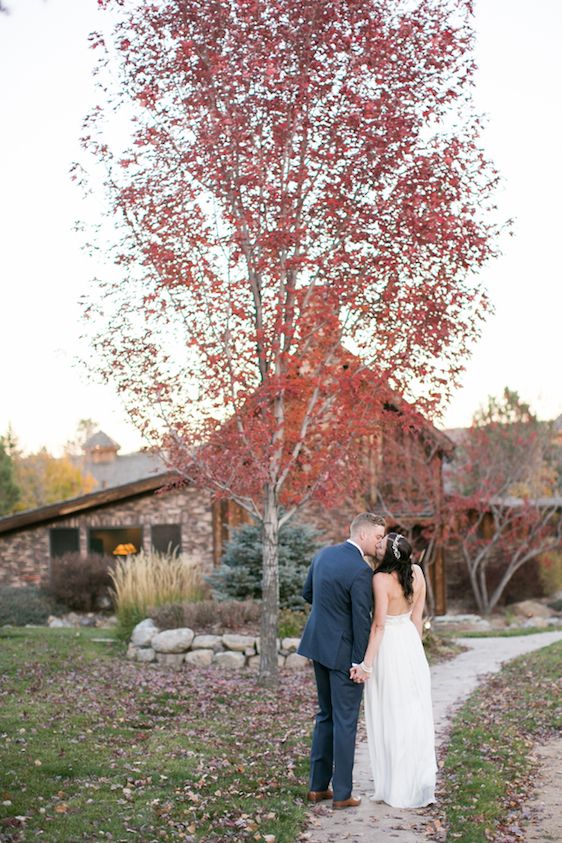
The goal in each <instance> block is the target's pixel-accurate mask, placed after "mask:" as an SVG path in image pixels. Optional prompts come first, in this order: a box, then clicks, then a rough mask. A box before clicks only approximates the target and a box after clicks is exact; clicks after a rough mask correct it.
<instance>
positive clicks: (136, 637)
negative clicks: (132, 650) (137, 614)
mask: <svg viewBox="0 0 562 843" xmlns="http://www.w3.org/2000/svg"><path fill="white" fill-rule="evenodd" d="M159 631H160V630H159V629H158V627H157V626H156V624H155V623H154V621H153V620H152V619H151V618H147V619H146V620H144V621H141V622H140V623H138V624H137V625H136V626H135V628H134V629H133V634H132V635H131V644H134V645H135V646H136V647H148V645H149V644H150V642H151V641H152V639H153V638H154V636H155V635H157V634H158V632H159Z"/></svg>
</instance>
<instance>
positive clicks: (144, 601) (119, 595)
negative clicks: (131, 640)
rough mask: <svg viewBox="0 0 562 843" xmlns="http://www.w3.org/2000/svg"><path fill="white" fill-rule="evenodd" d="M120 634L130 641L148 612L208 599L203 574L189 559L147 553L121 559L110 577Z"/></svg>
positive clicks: (183, 555)
mask: <svg viewBox="0 0 562 843" xmlns="http://www.w3.org/2000/svg"><path fill="white" fill-rule="evenodd" d="M111 578H112V580H113V597H114V601H115V609H116V613H117V619H118V622H119V624H118V633H119V635H120V636H121V637H123V638H128V637H129V636H130V633H131V631H132V629H133V627H134V626H135V625H136V624H137V623H139V621H141V620H143V619H144V618H146V617H148V615H149V611H150V610H151V609H152V611H154V609H156V608H157V607H159V606H163V605H165V604H175V603H182V602H184V601H190V602H196V601H199V600H202V599H203V598H204V597H205V596H206V588H205V584H204V581H203V578H202V576H201V571H200V569H199V567H198V566H197V565H194V564H193V563H192V561H191V560H190V559H189V557H188V556H186V555H185V554H180V555H179V556H174V555H172V556H167V555H166V554H164V553H157V552H156V551H152V552H151V553H145V552H144V551H141V553H138V554H137V555H136V556H131V557H127V558H126V559H119V560H118V561H117V562H116V564H115V569H114V570H113V571H112V573H111Z"/></svg>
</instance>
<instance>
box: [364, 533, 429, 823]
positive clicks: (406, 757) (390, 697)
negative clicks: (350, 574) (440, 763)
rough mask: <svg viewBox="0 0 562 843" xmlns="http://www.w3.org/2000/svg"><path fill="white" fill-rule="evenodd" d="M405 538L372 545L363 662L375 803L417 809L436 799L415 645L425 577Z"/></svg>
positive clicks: (421, 656) (425, 691) (425, 685)
mask: <svg viewBox="0 0 562 843" xmlns="http://www.w3.org/2000/svg"><path fill="white" fill-rule="evenodd" d="M411 553H412V548H411V547H410V544H409V542H408V541H406V539H405V538H404V536H401V535H399V534H398V533H389V534H388V536H385V537H384V538H383V539H381V540H380V541H379V543H378V545H377V553H376V558H377V561H378V562H380V564H379V565H378V567H377V569H376V571H375V575H374V577H373V591H374V596H375V616H374V621H373V624H372V627H371V634H370V638H369V644H368V647H367V651H366V653H365V657H364V659H363V662H362V664H361V665H358V666H356V667H354V668H352V679H354V680H355V681H356V682H365V681H366V680H368V681H366V689H365V720H366V723H367V739H368V746H369V756H370V759H371V768H372V771H373V779H374V782H375V790H374V795H373V796H372V797H371V798H372V799H373V800H375V801H379V800H383V801H384V802H387V803H388V804H389V805H392V806H393V807H395V808H420V807H423V806H424V805H428V804H429V803H430V802H434V801H435V774H436V771H437V765H436V761H435V743H434V730H433V712H432V707H431V684H430V675H429V666H428V664H427V659H426V657H425V653H424V649H423V646H422V643H421V634H422V613H423V608H424V603H425V579H424V576H423V573H422V570H421V568H420V567H419V565H413V564H412V563H411V559H410V557H411Z"/></svg>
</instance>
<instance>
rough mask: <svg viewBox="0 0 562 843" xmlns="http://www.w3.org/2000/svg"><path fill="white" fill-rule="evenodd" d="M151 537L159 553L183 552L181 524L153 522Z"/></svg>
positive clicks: (153, 545)
mask: <svg viewBox="0 0 562 843" xmlns="http://www.w3.org/2000/svg"><path fill="white" fill-rule="evenodd" d="M151 538H152V547H153V548H154V550H157V551H158V552H159V553H181V524H153V526H152V528H151Z"/></svg>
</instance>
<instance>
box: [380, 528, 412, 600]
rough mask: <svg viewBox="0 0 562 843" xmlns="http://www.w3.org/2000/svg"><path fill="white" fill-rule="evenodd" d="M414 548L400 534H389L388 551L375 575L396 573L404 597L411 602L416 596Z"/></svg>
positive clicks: (387, 538)
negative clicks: (413, 564)
mask: <svg viewBox="0 0 562 843" xmlns="http://www.w3.org/2000/svg"><path fill="white" fill-rule="evenodd" d="M411 557H412V546H411V544H410V542H409V541H407V540H406V539H405V538H404V536H401V535H400V533H389V534H388V535H387V537H386V550H385V553H384V557H383V560H382V562H381V563H380V565H379V566H378V568H377V569H376V571H375V574H391V573H392V572H393V571H396V573H397V574H398V581H399V583H400V585H401V586H402V591H403V592H404V597H405V598H406V600H411V599H412V597H413V596H414V572H413V570H412V559H411Z"/></svg>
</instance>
